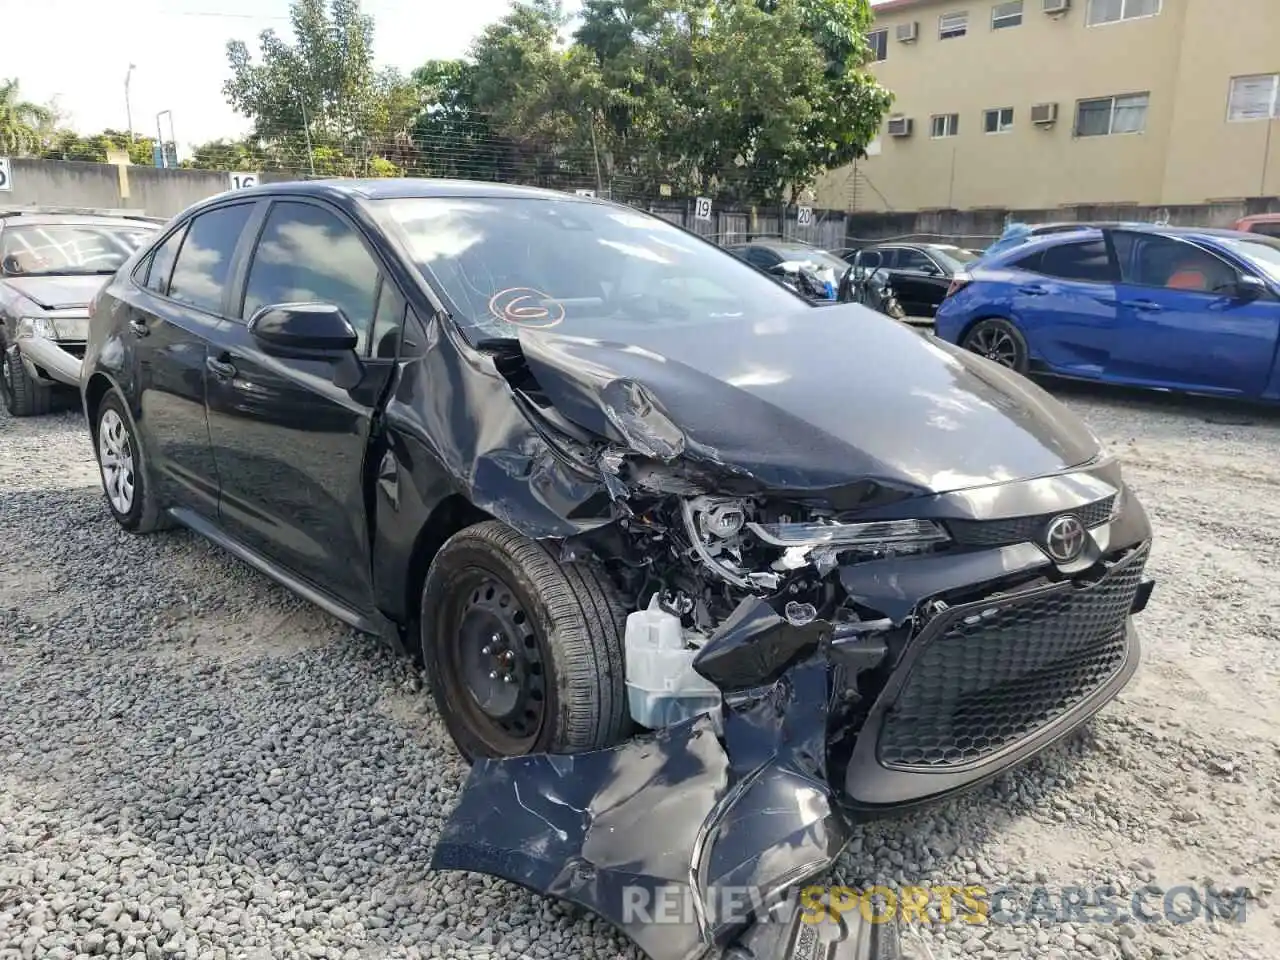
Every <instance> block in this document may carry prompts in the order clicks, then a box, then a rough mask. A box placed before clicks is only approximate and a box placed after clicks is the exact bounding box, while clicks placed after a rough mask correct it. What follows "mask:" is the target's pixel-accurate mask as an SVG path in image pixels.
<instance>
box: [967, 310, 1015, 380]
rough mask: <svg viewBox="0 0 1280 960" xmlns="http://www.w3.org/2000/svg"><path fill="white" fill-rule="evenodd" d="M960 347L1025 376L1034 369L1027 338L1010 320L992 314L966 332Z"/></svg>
mask: <svg viewBox="0 0 1280 960" xmlns="http://www.w3.org/2000/svg"><path fill="white" fill-rule="evenodd" d="M960 346H962V347H964V349H966V350H968V351H970V352H971V353H976V354H979V355H980V356H984V357H986V358H987V359H988V360H992V361H994V362H996V363H998V364H1000V365H1001V366H1002V367H1008V368H1009V369H1010V370H1014V371H1016V372H1018V373H1020V374H1022V375H1023V376H1026V374H1027V372H1028V371H1029V370H1030V369H1031V361H1030V354H1029V352H1028V350H1027V341H1026V339H1025V338H1024V337H1023V336H1022V333H1021V332H1020V331H1019V330H1018V328H1017V327H1015V326H1014V325H1013V324H1012V323H1010V322H1009V321H1008V320H1004V319H1002V318H1000V317H991V318H989V319H987V320H979V321H978V322H977V323H975V324H974V325H973V326H972V327H970V328H969V332H968V333H966V334H965V335H964V339H963V340H962V341H961V342H960Z"/></svg>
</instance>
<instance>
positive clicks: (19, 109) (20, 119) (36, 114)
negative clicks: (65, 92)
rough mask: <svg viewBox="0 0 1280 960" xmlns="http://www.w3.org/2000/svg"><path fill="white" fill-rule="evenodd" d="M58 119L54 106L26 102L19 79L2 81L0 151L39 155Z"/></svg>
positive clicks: (17, 154)
mask: <svg viewBox="0 0 1280 960" xmlns="http://www.w3.org/2000/svg"><path fill="white" fill-rule="evenodd" d="M56 119H57V114H56V112H55V111H54V109H53V108H52V107H50V106H45V105H41V104H38V103H32V102H30V101H29V100H23V99H22V96H21V90H20V89H19V87H18V81H17V80H16V79H15V80H0V151H2V152H4V153H6V154H8V155H11V156H29V155H32V154H35V153H37V152H39V150H40V147H41V145H42V144H43V142H44V140H45V138H46V137H48V136H49V135H50V134H51V133H52V132H53V129H52V128H53V125H54V122H55V121H56Z"/></svg>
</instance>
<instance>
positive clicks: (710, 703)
mask: <svg viewBox="0 0 1280 960" xmlns="http://www.w3.org/2000/svg"><path fill="white" fill-rule="evenodd" d="M624 644H625V646H626V651H627V698H628V702H629V703H630V707H631V717H632V719H633V720H635V722H636V723H638V724H640V725H641V726H642V727H648V728H649V729H656V728H658V727H665V726H669V725H670V724H673V723H679V722H680V721H681V720H687V719H689V718H690V717H696V716H697V715H698V714H700V713H706V712H707V711H709V710H714V709H716V708H717V707H719V706H720V690H719V688H718V687H716V685H715V684H714V683H712V682H711V681H709V680H707V679H705V678H703V677H700V676H699V675H698V674H697V673H695V672H694V669H693V658H694V657H695V656H697V653H698V651H697V650H696V649H693V648H691V647H690V646H689V645H688V644H686V643H685V640H684V631H683V630H682V629H681V627H680V618H679V617H677V616H675V615H674V614H671V613H667V611H665V610H663V609H662V608H661V607H660V606H659V605H658V595H657V594H654V596H653V599H652V600H650V601H649V608H648V609H647V610H637V611H636V612H635V613H632V614H630V615H629V616H628V617H627V628H626V634H625V638H624Z"/></svg>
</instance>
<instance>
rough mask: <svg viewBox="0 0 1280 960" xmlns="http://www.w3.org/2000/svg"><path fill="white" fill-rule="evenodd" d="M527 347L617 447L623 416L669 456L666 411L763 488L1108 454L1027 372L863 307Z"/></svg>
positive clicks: (992, 471) (564, 326)
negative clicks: (645, 427)
mask: <svg viewBox="0 0 1280 960" xmlns="http://www.w3.org/2000/svg"><path fill="white" fill-rule="evenodd" d="M519 340H520V345H521V349H522V351H523V353H524V356H525V360H526V362H527V363H528V365H529V368H530V370H531V372H532V373H533V375H534V376H535V377H536V378H537V380H538V382H539V385H540V386H541V387H542V389H543V391H544V392H545V394H546V396H547V398H548V399H549V400H550V401H551V403H552V404H553V405H554V406H555V407H556V409H557V410H558V411H559V412H560V413H561V414H562V415H563V416H565V417H566V418H568V419H569V420H572V421H574V422H575V423H577V424H579V425H580V426H582V427H585V428H587V429H589V430H591V431H593V432H595V433H598V434H601V435H603V436H606V437H609V438H611V439H613V440H615V441H618V442H625V437H624V435H623V434H622V432H621V431H620V428H619V426H618V423H619V415H621V416H622V417H623V419H624V420H628V419H629V421H630V422H631V423H633V424H634V423H637V422H639V423H645V424H649V423H652V424H657V432H658V434H659V436H658V437H657V440H658V442H659V445H660V446H666V448H667V449H671V443H670V441H671V439H672V437H671V436H670V431H667V432H666V433H665V434H664V433H663V429H662V428H663V426H664V424H663V417H664V416H665V418H667V419H669V420H670V421H671V422H672V423H674V424H675V425H676V426H677V427H678V428H679V432H680V433H681V434H683V437H679V436H677V437H676V438H675V440H676V446H677V447H678V446H683V452H684V455H686V456H688V457H691V458H693V459H697V460H702V461H710V462H714V463H718V464H722V465H724V466H726V467H727V468H729V469H730V470H732V471H733V472H734V473H737V474H746V475H749V476H751V477H753V478H755V479H756V480H757V481H759V482H760V483H761V484H763V485H765V486H767V487H770V488H776V489H796V490H802V489H808V490H817V489H826V488H834V487H839V486H843V485H846V484H849V483H851V482H856V481H861V480H867V479H871V480H876V481H878V482H880V483H882V484H885V485H886V486H894V487H898V488H901V489H904V490H907V491H910V490H914V491H916V492H919V493H944V492H948V491H952V490H959V489H965V488H969V487H975V486H983V485H987V484H993V483H1001V482H1006V481H1010V480H1018V479H1025V478H1030V477H1036V476H1043V475H1045V474H1050V473H1054V472H1058V471H1061V470H1063V469H1067V468H1070V467H1074V466H1077V465H1079V464H1081V463H1085V462H1087V461H1089V460H1091V459H1092V458H1094V457H1095V456H1096V455H1097V454H1098V453H1099V446H1098V443H1097V441H1096V440H1095V439H1094V437H1093V436H1092V434H1091V433H1090V432H1089V430H1088V428H1087V427H1085V425H1084V424H1083V423H1082V422H1081V421H1080V420H1079V419H1078V418H1077V417H1076V416H1075V415H1074V414H1073V413H1071V412H1070V411H1069V410H1068V409H1066V407H1064V406H1063V405H1062V404H1060V403H1059V402H1058V401H1056V400H1054V399H1053V398H1052V397H1051V396H1049V395H1048V394H1047V393H1046V392H1045V391H1044V390H1042V389H1040V388H1039V387H1037V386H1036V385H1035V384H1033V383H1032V382H1030V381H1029V380H1027V379H1025V378H1023V377H1021V376H1019V375H1018V374H1016V373H1013V372H1012V371H1009V370H1006V369H1004V368H1003V367H1000V366H998V365H996V364H994V363H991V362H990V361H987V360H985V359H983V358H981V357H978V356H976V355H974V354H971V353H968V352H964V351H960V350H958V349H957V348H955V347H951V346H950V345H948V344H944V343H942V342H941V341H938V340H935V339H934V338H932V337H926V336H922V335H921V334H919V333H917V332H916V331H914V330H912V329H910V328H908V327H906V326H905V325H903V324H900V323H898V322H897V321H895V320H892V319H890V318H888V317H884V316H882V315H880V314H877V313H875V312H873V311H870V310H867V309H866V308H864V307H860V306H856V305H841V306H832V307H824V308H821V309H817V308H813V307H809V306H803V305H802V306H800V307H799V309H798V310H796V311H795V312H794V313H791V314H788V315H785V316H780V317H778V318H776V319H774V320H770V321H764V322H756V323H754V324H748V323H745V322H744V321H741V320H739V319H725V320H713V321H709V322H703V323H697V324H683V323H680V322H678V321H671V322H666V323H660V322H653V323H640V322H608V321H594V320H593V321H591V322H589V323H582V324H578V325H575V324H574V323H573V322H572V318H566V319H565V321H564V322H562V323H561V324H559V325H558V326H556V327H554V328H551V329H531V328H526V329H522V330H521V331H520V333H519ZM650 404H651V405H652V407H653V408H656V410H657V411H659V413H658V414H657V415H656V416H654V415H653V414H646V413H645V412H644V409H645V407H646V406H648V405H650ZM628 407H629V408H630V409H629V410H628V409H625V408H628ZM637 407H638V408H639V410H638V411H637Z"/></svg>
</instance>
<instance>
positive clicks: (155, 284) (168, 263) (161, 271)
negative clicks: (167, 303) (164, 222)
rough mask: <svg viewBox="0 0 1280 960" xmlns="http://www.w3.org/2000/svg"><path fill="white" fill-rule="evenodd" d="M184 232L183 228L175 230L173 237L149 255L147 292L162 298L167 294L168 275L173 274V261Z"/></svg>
mask: <svg viewBox="0 0 1280 960" xmlns="http://www.w3.org/2000/svg"><path fill="white" fill-rule="evenodd" d="M186 232H187V231H186V229H185V228H179V229H177V230H175V231H174V233H173V236H171V237H170V238H169V239H168V240H166V241H165V242H164V243H162V244H160V246H158V247H157V248H156V249H155V252H154V253H152V254H151V268H150V270H149V271H148V272H147V275H146V276H147V282H146V287H147V289H148V290H154V291H155V292H156V293H158V294H161V295H162V296H163V295H164V294H167V293H168V292H169V274H171V273H173V261H174V260H175V259H176V258H177V256H178V248H179V247H180V246H182V238H183V236H184V235H185V234H186Z"/></svg>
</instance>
